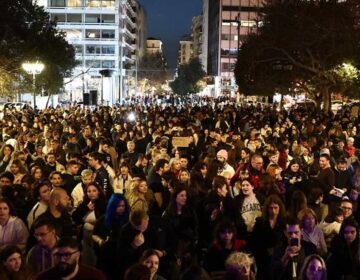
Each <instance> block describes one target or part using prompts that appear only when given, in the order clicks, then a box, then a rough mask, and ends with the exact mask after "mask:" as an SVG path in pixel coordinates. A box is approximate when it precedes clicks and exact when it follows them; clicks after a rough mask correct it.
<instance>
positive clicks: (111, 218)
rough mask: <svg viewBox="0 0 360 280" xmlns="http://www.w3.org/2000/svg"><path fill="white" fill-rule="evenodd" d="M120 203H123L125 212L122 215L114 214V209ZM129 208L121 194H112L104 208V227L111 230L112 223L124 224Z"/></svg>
mask: <svg viewBox="0 0 360 280" xmlns="http://www.w3.org/2000/svg"><path fill="white" fill-rule="evenodd" d="M121 201H124V202H125V212H124V214H122V215H118V214H116V208H117V206H118V205H119V203H120V202H121ZM129 214H130V206H129V203H128V202H127V200H126V199H125V197H124V195H123V194H120V193H114V194H112V195H111V197H110V199H109V202H108V204H107V207H106V212H105V220H104V225H105V226H106V227H108V228H111V226H112V225H113V223H114V222H117V223H123V224H125V223H126V222H127V221H128V220H129Z"/></svg>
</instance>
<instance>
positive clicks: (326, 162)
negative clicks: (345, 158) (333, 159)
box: [319, 154, 330, 169]
mask: <svg viewBox="0 0 360 280" xmlns="http://www.w3.org/2000/svg"><path fill="white" fill-rule="evenodd" d="M319 166H320V168H321V169H325V168H328V167H329V166H330V156H329V155H328V154H322V155H320V159H319Z"/></svg>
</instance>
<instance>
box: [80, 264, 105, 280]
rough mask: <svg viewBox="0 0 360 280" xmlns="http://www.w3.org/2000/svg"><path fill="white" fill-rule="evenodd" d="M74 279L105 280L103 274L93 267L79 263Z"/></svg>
mask: <svg viewBox="0 0 360 280" xmlns="http://www.w3.org/2000/svg"><path fill="white" fill-rule="evenodd" d="M76 279H79V280H80V279H84V280H85V279H86V280H105V279H106V277H105V275H104V274H103V273H102V272H101V271H100V270H98V269H97V268H95V267H92V266H88V265H85V264H80V265H79V272H78V274H77V275H76Z"/></svg>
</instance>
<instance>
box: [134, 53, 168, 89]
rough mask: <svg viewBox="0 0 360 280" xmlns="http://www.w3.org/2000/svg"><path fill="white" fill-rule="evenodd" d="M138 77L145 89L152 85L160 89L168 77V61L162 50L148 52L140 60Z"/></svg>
mask: <svg viewBox="0 0 360 280" xmlns="http://www.w3.org/2000/svg"><path fill="white" fill-rule="evenodd" d="M138 79H139V80H140V83H141V84H143V85H144V87H145V90H149V89H150V88H152V87H155V88H157V89H159V88H160V87H161V85H163V84H164V83H165V82H166V80H167V79H168V74H167V70H166V61H165V59H164V56H163V54H162V53H161V52H157V53H146V54H145V55H144V56H143V58H142V59H141V60H140V63H139V68H138Z"/></svg>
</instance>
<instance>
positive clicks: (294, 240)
mask: <svg viewBox="0 0 360 280" xmlns="http://www.w3.org/2000/svg"><path fill="white" fill-rule="evenodd" d="M298 245H299V239H297V238H291V239H290V246H298Z"/></svg>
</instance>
